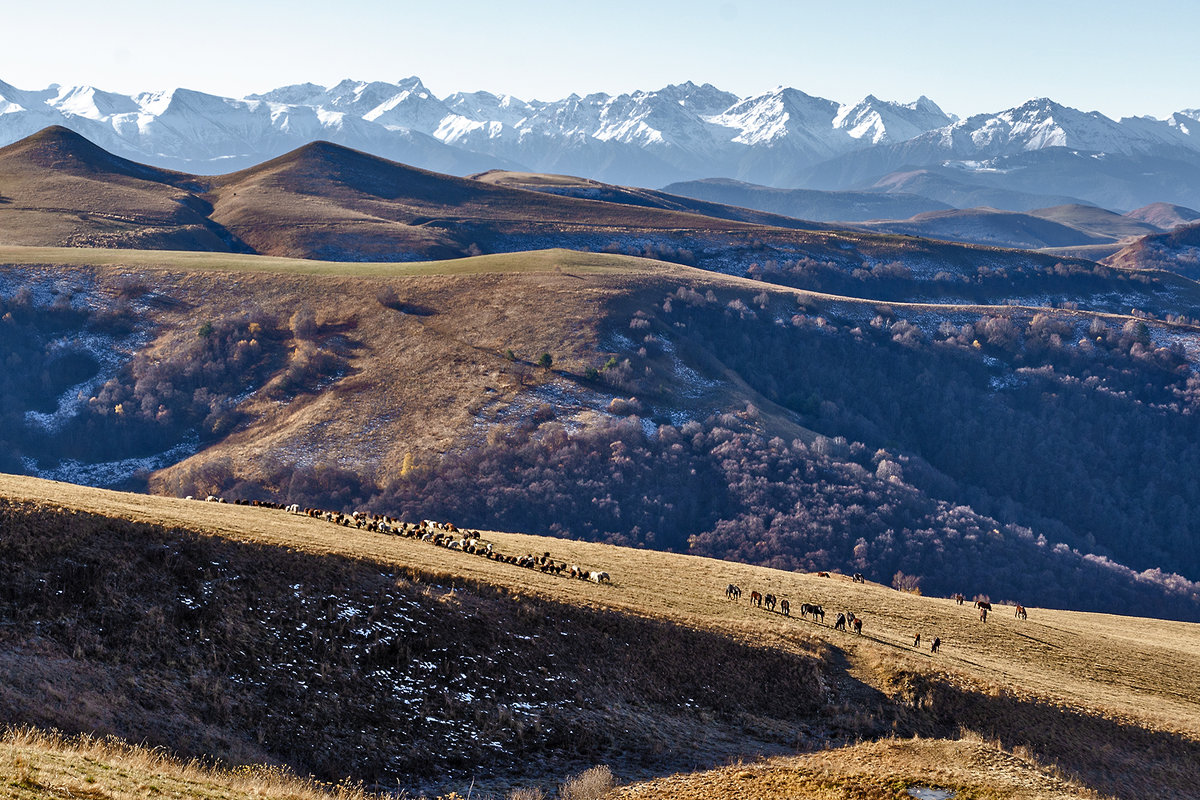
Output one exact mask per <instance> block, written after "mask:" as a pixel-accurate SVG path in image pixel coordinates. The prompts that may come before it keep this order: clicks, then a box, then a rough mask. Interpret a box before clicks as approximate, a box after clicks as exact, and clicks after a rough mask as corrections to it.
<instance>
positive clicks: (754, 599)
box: [750, 591, 763, 608]
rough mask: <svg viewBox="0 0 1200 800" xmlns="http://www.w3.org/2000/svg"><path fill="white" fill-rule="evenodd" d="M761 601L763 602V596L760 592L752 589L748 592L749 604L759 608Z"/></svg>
mask: <svg viewBox="0 0 1200 800" xmlns="http://www.w3.org/2000/svg"><path fill="white" fill-rule="evenodd" d="M762 603H763V596H762V593H761V592H759V591H753V592H751V593H750V605H752V606H758V607H759V608H762Z"/></svg>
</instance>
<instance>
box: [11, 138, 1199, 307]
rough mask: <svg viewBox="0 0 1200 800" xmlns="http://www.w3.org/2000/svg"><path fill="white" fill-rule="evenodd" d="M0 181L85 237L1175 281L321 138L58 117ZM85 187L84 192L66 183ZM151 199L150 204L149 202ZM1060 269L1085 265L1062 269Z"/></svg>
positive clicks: (981, 285) (384, 256)
mask: <svg viewBox="0 0 1200 800" xmlns="http://www.w3.org/2000/svg"><path fill="white" fill-rule="evenodd" d="M73 163H74V164H78V163H86V164H88V165H89V166H88V169H87V170H86V175H83V174H81V173H80V171H79V170H78V169H71V168H67V167H68V166H69V165H70V164H73ZM139 169H141V170H142V171H141V172H140V173H139V172H137V170H139ZM131 174H135V175H137V176H138V177H134V178H131V177H130V175H131ZM6 175H7V176H10V177H5V176H6ZM0 181H2V182H3V183H4V185H5V186H6V187H7V188H6V189H4V191H7V192H8V193H9V194H7V195H6V198H7V201H8V202H6V203H0V224H2V225H3V227H0V244H3V243H5V242H7V243H20V244H26V245H49V246H62V245H87V244H89V243H90V244H94V245H100V246H106V247H124V248H152V249H173V248H182V249H196V250H210V251H214V252H230V251H233V252H253V253H257V254H261V255H274V256H281V257H293V258H310V259H312V258H317V259H327V260H336V261H375V260H378V261H413V260H423V259H428V258H438V257H441V258H453V257H461V256H464V255H470V254H482V253H512V252H522V251H527V250H539V249H547V248H568V249H572V250H581V251H593V252H600V251H602V252H606V253H614V254H624V255H635V256H644V257H649V258H655V259H661V260H666V261H672V262H676V263H683V264H688V265H692V266H697V267H701V268H703V269H707V270H711V271H715V272H722V273H726V274H732V275H739V276H741V275H749V276H750V277H753V278H755V279H761V280H765V281H768V282H772V283H781V284H785V285H790V286H794V287H802V288H807V289H817V290H821V291H826V292H831V293H835V294H842V295H854V296H859V297H871V298H873V299H879V300H888V301H906V300H914V299H930V298H938V299H941V300H944V301H947V302H968V303H983V304H988V303H993V302H996V301H997V296H998V293H999V292H1004V293H1006V294H1007V298H1006V299H1012V298H1014V297H1022V296H1026V297H1035V296H1036V297H1042V298H1046V297H1051V298H1055V300H1056V301H1057V302H1076V303H1079V304H1082V305H1084V306H1087V307H1095V308H1098V309H1104V310H1110V311H1116V310H1119V309H1122V308H1125V309H1128V308H1131V307H1137V308H1142V309H1145V310H1150V311H1153V312H1154V313H1159V308H1160V306H1161V307H1163V308H1166V306H1167V305H1172V304H1174V303H1175V302H1176V296H1177V290H1176V288H1175V287H1173V286H1171V287H1166V286H1161V285H1158V284H1159V283H1161V282H1160V281H1157V279H1146V280H1143V281H1142V283H1143V285H1144V286H1145V287H1146V289H1145V290H1144V291H1142V292H1139V295H1141V296H1139V297H1138V298H1136V299H1135V298H1131V297H1129V296H1128V292H1127V291H1124V289H1123V288H1122V287H1120V286H1114V280H1113V278H1114V275H1113V274H1111V273H1106V272H1104V271H1103V270H1100V271H1097V269H1096V268H1095V266H1094V264H1092V263H1091V262H1086V261H1081V260H1079V259H1074V258H1070V257H1068V256H1044V255H1039V254H1030V253H1021V252H1015V251H1006V250H1000V249H996V248H982V247H973V246H964V245H958V244H952V243H946V242H936V241H931V240H923V239H917V238H913V237H908V236H895V235H882V234H868V233H863V232H860V231H836V230H826V229H824V228H827V227H828V226H827V225H826V224H824V223H813V224H812V226H811V227H813V228H822V229H821V230H810V229H806V228H807V227H809V226H807V224H806V223H803V222H798V221H796V220H791V219H783V218H777V217H766V218H762V217H759V216H757V215H755V214H753V212H748V211H746V210H745V209H742V210H738V209H735V208H730V207H719V206H714V205H705V204H698V203H695V202H692V201H687V200H683V199H678V198H676V199H672V198H671V197H669V196H665V195H661V194H655V193H647V192H643V191H641V190H636V191H635V190H629V189H616V188H605V189H604V192H605V199H603V200H601V199H588V198H586V197H567V196H558V195H555V194H551V193H546V192H544V191H528V190H526V189H522V188H514V187H509V186H503V185H497V182H496V181H495V180H493V181H490V182H489V181H487V180H468V179H463V178H455V177H452V176H448V175H439V174H437V173H432V172H427V171H423V170H418V169H415V168H412V167H408V166H405V165H402V164H397V163H395V162H390V161H386V160H383V159H380V158H377V157H375V156H369V155H367V154H364V153H360V152H356V151H353V150H348V149H346V148H343V147H339V146H337V145H332V144H327V143H314V144H311V145H308V146H305V147H303V148H301V149H299V150H296V151H293V152H291V153H289V154H286V155H284V156H280V157H279V158H277V159H274V160H272V161H269V162H266V163H264V164H261V165H258V166H256V167H253V168H250V169H247V170H243V171H241V172H237V173H232V174H230V175H224V176H216V177H209V178H204V177H199V176H183V175H180V174H178V173H165V172H162V171H161V170H152V169H150V168H140V167H139V166H138V165H134V164H132V163H131V162H125V161H123V160H121V159H117V158H116V157H113V156H109V155H108V154H106V153H104V151H102V150H99V149H98V148H95V147H94V146H93V145H91V144H89V143H88V142H87V141H86V140H84V139H82V138H81V137H79V136H77V135H76V134H73V133H70V132H69V131H66V130H65V129H51V130H48V131H47V132H45V133H43V134H40V135H39V136H38V137H35V138H34V139H31V140H29V141H28V142H25V143H23V144H17V145H11V146H10V147H8V148H5V149H2V150H0ZM541 182H542V183H543V184H544V183H545V181H544V180H543V181H541ZM561 182H562V179H559V183H560V184H561ZM94 185H104V186H108V187H109V188H107V189H106V190H105V191H106V192H107V193H106V194H105V195H104V196H103V203H102V205H103V207H104V208H106V209H107V211H106V212H105V213H104V214H99V213H98V212H96V211H95V208H96V207H97V206H95V204H94V203H92V204H89V202H88V201H87V200H86V198H87V197H88V196H90V194H89V193H92V194H94V193H95V191H96V189H95V186H94ZM39 187H41V188H39ZM542 188H544V186H543V187H542ZM77 197H78V198H81V199H82V201H81V202H76V201H75V200H74V199H72V198H77ZM51 198H53V199H54V201H53V202H50V199H51ZM64 198H65V199H64ZM151 199H152V200H151ZM151 202H153V203H154V204H157V205H156V206H154V208H153V209H150V207H149V206H147V205H146V204H147V203H151ZM654 206H661V207H654ZM148 209H149V210H148ZM152 212H153V213H152ZM166 212H170V214H168V213H166ZM701 212H703V213H701ZM155 214H157V216H155ZM171 214H174V216H171ZM114 220H115V221H114ZM744 220H756V221H753V222H752V221H744ZM763 221H771V222H774V223H778V225H765V224H761V222H763ZM797 225H800V226H801V227H800V228H797V227H796V226H797ZM784 226H786V227H784ZM1065 275H1073V276H1076V277H1075V278H1071V279H1069V280H1065V281H1064V279H1063V278H1064V276H1065ZM996 276H1005V277H1004V278H1002V279H1001V280H1000V281H999V283H1002V284H1003V288H999V287H997V286H995V285H994V284H996V283H997V280H996ZM1116 277H1117V279H1116V281H1115V283H1117V284H1121V283H1127V282H1128V281H1127V280H1125V278H1127V277H1128V276H1116ZM1141 277H1143V278H1144V277H1145V276H1141ZM1068 285H1069V288H1070V291H1064V289H1066V288H1067V286H1068ZM1147 293H1148V294H1149V295H1160V294H1166V295H1167V297H1164V298H1162V300H1158V299H1154V298H1152V297H1146V296H1144V295H1146V294H1147ZM1164 304H1165V305H1164ZM1168 310H1170V311H1174V310H1175V309H1174V308H1170V309H1168Z"/></svg>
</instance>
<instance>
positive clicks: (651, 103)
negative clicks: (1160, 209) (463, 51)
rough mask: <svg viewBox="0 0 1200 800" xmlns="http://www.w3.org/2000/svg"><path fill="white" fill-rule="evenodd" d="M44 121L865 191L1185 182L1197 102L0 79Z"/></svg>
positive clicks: (153, 155)
mask: <svg viewBox="0 0 1200 800" xmlns="http://www.w3.org/2000/svg"><path fill="white" fill-rule="evenodd" d="M49 125H64V126H67V127H69V128H71V129H72V130H74V131H76V132H78V133H80V134H82V135H83V136H85V137H87V138H88V139H89V140H91V141H93V142H95V143H96V144H98V145H99V146H101V147H103V148H105V149H106V150H109V151H110V152H113V153H115V154H117V155H119V156H122V157H125V158H129V159H132V160H135V161H142V162H147V163H150V164H153V165H155V166H161V167H168V168H171V169H179V170H185V171H190V172H202V173H203V172H209V173H212V172H228V171H231V170H234V169H238V168H242V167H246V166H250V165H252V164H255V163H259V162H261V161H264V160H266V159H268V158H273V157H275V156H277V155H280V154H282V153H284V152H287V151H289V150H293V149H295V148H297V147H300V146H302V145H304V144H306V143H308V142H311V141H314V140H318V139H323V140H328V141H332V142H335V143H337V144H341V145H345V146H348V147H352V148H355V149H358V150H363V151H366V152H370V153H374V154H377V155H380V156H384V157H386V158H391V159H393V160H398V161H403V162H405V163H410V164H414V165H416V166H421V167H425V168H429V169H435V170H440V171H444V172H454V173H457V174H470V173H473V172H481V171H484V170H486V169H490V168H503V169H519V170H526V171H535V172H556V173H567V174H575V175H580V176H582V177H588V178H596V179H599V180H604V181H609V182H614V183H631V184H638V185H644V186H645V185H649V186H656V185H663V184H666V183H670V182H672V181H679V180H692V179H697V178H706V177H713V176H723V177H730V178H735V179H738V180H746V181H754V182H759V183H768V184H772V185H777V186H792V187H794V186H798V185H806V184H807V185H809V186H814V187H815V186H819V187H820V188H830V189H834V188H837V189H845V188H853V187H859V186H870V185H874V184H875V183H877V182H878V181H879V180H880V179H881V178H884V177H885V176H886V175H887V174H888V173H889V172H892V171H896V170H899V169H902V168H913V169H930V170H937V169H942V168H943V167H944V166H950V167H961V170H962V173H963V174H964V175H967V176H969V174H970V173H971V172H972V171H977V170H978V169H980V168H981V167H980V165H992V166H994V165H995V162H996V160H998V159H1019V158H1023V157H1025V156H1028V155H1029V154H1031V153H1040V152H1041V151H1044V150H1046V149H1047V148H1054V149H1056V150H1062V151H1065V152H1063V153H1058V152H1055V153H1046V154H1045V155H1044V157H1043V156H1039V158H1040V159H1041V160H1039V161H1036V163H1038V164H1051V163H1060V162H1057V161H1055V160H1054V159H1075V161H1076V162H1078V161H1079V159H1080V158H1081V157H1082V156H1081V154H1083V156H1086V155H1087V154H1101V153H1103V154H1120V155H1124V156H1136V157H1137V158H1145V157H1154V158H1158V157H1162V158H1169V159H1175V160H1176V162H1178V161H1179V159H1184V161H1185V162H1186V163H1187V164H1192V163H1193V162H1194V164H1195V169H1196V170H1197V171H1196V172H1189V170H1190V169H1192V168H1193V167H1191V166H1182V167H1179V166H1177V167H1174V168H1172V169H1173V170H1174V171H1173V172H1172V173H1171V174H1172V175H1175V176H1177V180H1176V184H1178V185H1179V186H1185V187H1186V186H1196V185H1200V110H1197V109H1191V110H1185V111H1181V112H1178V113H1176V114H1174V115H1172V116H1171V117H1170V118H1169V119H1167V120H1157V119H1153V118H1150V117H1133V118H1127V119H1122V120H1120V121H1119V122H1116V121H1113V120H1111V119H1109V118H1108V117H1105V116H1104V115H1103V114H1099V113H1096V112H1088V113H1085V112H1083V111H1079V110H1076V109H1073V108H1070V107H1068V106H1063V105H1061V104H1059V103H1056V102H1054V101H1053V100H1051V99H1049V98H1044V97H1040V98H1033V99H1031V100H1029V101H1027V102H1025V103H1022V104H1021V105H1018V106H1016V107H1014V108H1010V109H1005V110H1002V111H998V112H995V113H991V114H978V115H975V116H973V117H970V118H969V119H966V120H957V119H956V118H955V117H953V116H951V115H948V114H946V113H945V112H944V111H943V110H942V109H941V108H940V107H938V105H937V104H936V103H935V102H933V101H932V100H930V99H929V98H928V97H926V96H924V95H922V96H920V97H918V99H917V100H915V101H912V102H903V103H901V102H894V101H889V100H883V99H881V98H879V97H878V96H876V95H874V94H868V95H866V96H865V97H863V98H862V100H860V101H858V102H855V103H837V102H834V101H832V100H827V99H824V98H821V97H817V96H813V95H809V94H807V93H805V92H803V91H801V90H799V89H795V88H792V87H788V86H778V87H775V88H774V89H771V90H770V91H767V92H762V93H759V94H756V95H754V96H751V97H739V96H737V95H734V94H730V93H728V92H725V91H722V90H721V89H718V88H717V87H715V86H713V85H712V84H709V83H703V84H696V83H694V82H693V81H684V82H682V83H675V84H668V85H666V86H663V87H662V88H660V89H656V90H649V91H646V90H638V91H632V92H626V93H621V94H617V95H610V94H606V93H603V92H593V93H590V94H586V95H580V94H577V93H572V94H570V95H568V96H567V97H564V98H562V99H559V100H553V101H542V100H529V101H526V100H522V99H520V98H517V97H513V96H512V95H505V94H499V93H495V94H494V93H491V92H485V91H476V92H470V93H457V94H451V95H449V96H447V97H445V98H439V97H437V96H436V95H435V94H434V93H433V92H431V91H430V90H429V89H428V87H426V86H425V84H424V82H423V81H422V80H421V79H420V78H419V77H418V76H415V75H414V76H409V77H406V78H402V79H400V80H397V81H395V82H394V83H393V82H384V81H360V80H351V79H346V80H343V81H341V82H339V83H338V84H336V85H335V86H332V87H328V88H327V87H325V86H322V85H319V84H315V83H297V84H291V85H288V86H281V87H278V88H276V89H272V90H270V91H267V92H263V93H261V94H255V95H249V96H247V97H246V98H244V99H233V98H225V97H218V96H216V95H211V94H206V93H204V92H198V91H194V90H190V89H182V88H180V89H174V90H171V91H166V92H146V93H142V94H137V95H134V96H128V95H123V94H116V93H112V92H105V91H103V90H101V89H99V88H97V87H93V86H68V87H59V86H57V85H55V86H51V87H49V88H47V89H42V90H35V91H27V90H22V89H18V88H16V87H14V86H11V85H9V84H7V83H4V82H3V81H0V145H2V144H6V143H9V142H13V141H16V140H18V139H21V138H24V137H26V136H29V135H30V134H33V133H35V132H37V131H38V130H41V129H43V128H45V127H47V126H49ZM1028 163H1034V161H1029V162H1028ZM1063 163H1065V162H1063ZM1096 163H1097V164H1100V163H1101V160H1096ZM1104 163H1107V164H1111V161H1105V162H1104ZM1173 163H1175V162H1173ZM1073 164H1074V165H1073V166H1072V167H1071V169H1080V167H1079V164H1078V163H1075V162H1073ZM1037 169H1041V167H1038V168H1037ZM1047 169H1048V167H1047ZM1125 169H1126V170H1127V172H1126V174H1128V175H1132V176H1134V177H1131V178H1126V177H1120V180H1129V181H1134V180H1144V176H1145V175H1146V174H1148V173H1147V172H1146V171H1145V170H1143V169H1142V168H1141V167H1136V168H1134V167H1125ZM1030 170H1031V171H1030V172H1028V173H1027V174H1028V175H1029V176H1035V173H1036V175H1038V176H1040V175H1041V173H1037V172H1036V170H1035V169H1034V168H1032V167H1031V168H1030ZM995 172H996V171H995V170H992V173H995ZM1018 172H1019V170H1014V171H1013V178H1012V181H1013V185H1014V186H1016V190H1017V191H1018V192H1019V193H1020V192H1025V193H1029V192H1037V193H1047V194H1049V193H1053V194H1056V195H1058V196H1060V197H1087V198H1089V199H1092V200H1093V201H1094V202H1101V204H1103V202H1104V201H1103V200H1098V199H1095V197H1094V196H1093V195H1092V194H1089V191H1090V189H1089V186H1091V184H1089V183H1087V182H1086V181H1083V180H1082V178H1075V177H1072V175H1074V173H1072V174H1071V175H1067V172H1063V173H1062V175H1066V176H1067V177H1061V176H1060V175H1059V174H1058V173H1053V174H1051V173H1047V174H1048V175H1049V176H1050V177H1049V178H1047V180H1058V181H1063V180H1067V179H1068V178H1070V179H1072V180H1077V183H1075V184H1071V185H1069V186H1068V185H1067V184H1063V185H1062V186H1060V187H1058V188H1053V189H1052V188H1051V187H1049V186H1043V185H1042V184H1041V183H1039V182H1038V180H1040V179H1035V178H1034V177H1030V178H1028V181H1029V182H1028V183H1025V184H1020V185H1017V183H1016V181H1017V178H1019V177H1020V176H1019V175H1018V174H1017V173H1018ZM1068 172H1069V170H1068ZM993 177H994V175H993ZM996 179H997V180H1000V178H996ZM1104 180H1109V181H1110V182H1111V181H1114V180H1117V178H1112V177H1111V176H1110V177H1107V178H1104ZM1164 185H1166V184H1164ZM1189 191H1190V190H1187V189H1182V190H1180V191H1178V192H1176V194H1175V195H1174V196H1172V195H1171V194H1170V192H1167V193H1165V194H1162V195H1161V196H1150V197H1139V198H1138V203H1137V204H1139V205H1144V204H1145V203H1146V202H1152V201H1154V200H1161V199H1164V198H1167V199H1170V200H1171V201H1172V202H1176V203H1178V204H1180V205H1191V206H1197V205H1200V197H1198V198H1194V197H1193V195H1192V194H1189V193H1188V192H1189ZM1198 191H1200V190H1198ZM1123 197H1124V195H1123V196H1122V198H1123ZM1014 202H1015V201H1014ZM1125 202H1126V201H1125V200H1124V199H1119V201H1118V202H1117V203H1114V204H1113V205H1114V207H1118V206H1120V205H1122V204H1125ZM1128 207H1132V206H1131V205H1130V206H1128Z"/></svg>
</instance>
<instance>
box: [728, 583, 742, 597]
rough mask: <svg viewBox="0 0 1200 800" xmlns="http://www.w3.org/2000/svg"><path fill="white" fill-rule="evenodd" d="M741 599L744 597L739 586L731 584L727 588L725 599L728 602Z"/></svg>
mask: <svg viewBox="0 0 1200 800" xmlns="http://www.w3.org/2000/svg"><path fill="white" fill-rule="evenodd" d="M741 597H742V590H741V589H739V588H738V585H737V584H736V583H731V584H729V585H728V586H726V587H725V599H726V600H740V599H741Z"/></svg>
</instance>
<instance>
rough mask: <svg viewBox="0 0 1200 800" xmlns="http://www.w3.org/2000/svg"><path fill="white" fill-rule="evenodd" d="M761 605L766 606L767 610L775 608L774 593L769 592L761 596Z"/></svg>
mask: <svg viewBox="0 0 1200 800" xmlns="http://www.w3.org/2000/svg"><path fill="white" fill-rule="evenodd" d="M763 605H764V606H766V607H767V611H774V610H775V595H773V594H769V595H767V596H766V597H764V598H763Z"/></svg>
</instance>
